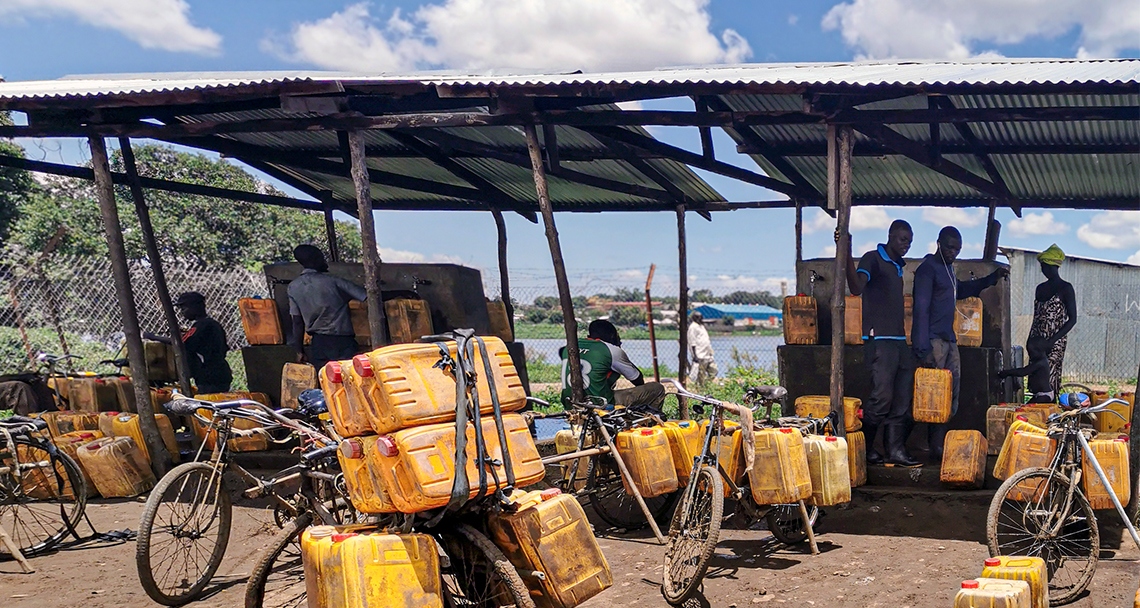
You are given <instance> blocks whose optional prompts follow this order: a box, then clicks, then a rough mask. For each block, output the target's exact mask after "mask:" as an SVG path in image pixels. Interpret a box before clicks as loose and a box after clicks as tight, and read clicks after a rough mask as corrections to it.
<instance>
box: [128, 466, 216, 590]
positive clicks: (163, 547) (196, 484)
mask: <svg viewBox="0 0 1140 608" xmlns="http://www.w3.org/2000/svg"><path fill="white" fill-rule="evenodd" d="M231 515H232V513H231V507H230V495H229V493H228V492H226V489H225V487H224V485H223V484H222V475H221V471H217V470H215V469H214V466H213V465H211V464H210V463H206V462H188V463H186V464H182V465H179V466H177V467H174V468H173V469H171V471H170V472H169V473H167V474H166V475H165V476H163V478H162V479H161V480H159V482H158V485H156V486H155V487H154V490H153V491H152V492H151V494H150V497H149V498H148V499H147V501H146V507H145V509H144V510H143V515H142V519H141V520H139V536H138V547H137V549H136V552H135V565H136V566H137V567H138V572H139V582H140V583H142V586H143V589H144V590H146V594H147V595H149V596H150V598H151V599H152V600H154V601H156V602H158V603H159V604H163V605H165V606H179V605H181V604H185V603H188V602H191V601H194V600H195V599H196V598H197V597H198V596H199V595H201V594H202V591H203V590H204V589H205V588H206V585H208V584H209V583H210V579H211V578H213V576H214V573H215V572H217V570H218V566H220V565H221V563H222V556H223V555H225V552H226V544H227V543H228V542H229V539H230V517H231ZM203 560H204V561H203Z"/></svg>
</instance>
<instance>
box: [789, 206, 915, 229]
mask: <svg viewBox="0 0 1140 608" xmlns="http://www.w3.org/2000/svg"><path fill="white" fill-rule="evenodd" d="M892 221H893V220H892V219H891V217H890V216H889V215H887V211H886V210H885V209H883V208H882V207H854V208H852V209H851V226H850V228H851V232H858V231H860V230H873V229H883V230H885V229H887V228H889V227H890V225H891V222H892ZM820 231H828V232H833V231H835V218H833V217H831V216H830V215H828V214H826V213H824V212H823V210H822V209H816V210H815V215H813V216H812V217H811V218H810V219H808V220H807V221H805V222H804V233H806V234H811V233H813V232H820Z"/></svg>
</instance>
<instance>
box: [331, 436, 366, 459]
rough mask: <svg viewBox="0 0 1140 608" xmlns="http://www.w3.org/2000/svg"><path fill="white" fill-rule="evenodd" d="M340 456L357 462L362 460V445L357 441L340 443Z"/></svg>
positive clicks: (347, 440)
mask: <svg viewBox="0 0 1140 608" xmlns="http://www.w3.org/2000/svg"><path fill="white" fill-rule="evenodd" d="M337 449H339V450H340V455H341V456H344V457H345V458H348V459H349V460H357V459H360V458H364V445H363V444H361V443H360V440H359V439H346V440H344V441H342V442H340V447H339V448H337Z"/></svg>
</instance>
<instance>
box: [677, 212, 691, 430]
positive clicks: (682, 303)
mask: <svg viewBox="0 0 1140 608" xmlns="http://www.w3.org/2000/svg"><path fill="white" fill-rule="evenodd" d="M677 279H678V280H677V284H678V286H677V329H678V330H680V332H679V334H678V336H677V347H678V348H677V350H678V353H677V368H678V369H677V379H678V380H680V381H681V384H682V385H685V384H686V383H687V382H688V380H689V377H688V376H689V252H688V238H687V237H686V235H685V206H684V205H677ZM677 401H678V404H679V406H680V410H681V411H680V416H681V419H682V420H688V418H689V402H688V401H687V400H685V399H681V398H678V400H677Z"/></svg>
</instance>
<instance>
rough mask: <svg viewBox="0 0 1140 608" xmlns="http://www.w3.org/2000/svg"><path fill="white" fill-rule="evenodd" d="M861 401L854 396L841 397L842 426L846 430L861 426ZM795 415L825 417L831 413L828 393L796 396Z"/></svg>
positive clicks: (856, 428)
mask: <svg viewBox="0 0 1140 608" xmlns="http://www.w3.org/2000/svg"><path fill="white" fill-rule="evenodd" d="M862 407H863V401H862V400H860V399H857V398H855V397H844V398H843V423H844V424H843V426H844V427H846V430H847V432H851V431H857V430H859V429H861V428H863V419H862ZM795 408H796V416H799V417H801V418H809V417H810V418H826V417H827V416H828V415H829V414H831V396H830V395H800V396H799V397H796V403H795Z"/></svg>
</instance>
